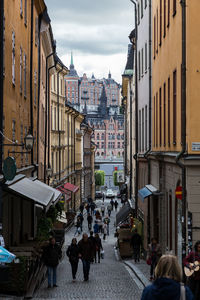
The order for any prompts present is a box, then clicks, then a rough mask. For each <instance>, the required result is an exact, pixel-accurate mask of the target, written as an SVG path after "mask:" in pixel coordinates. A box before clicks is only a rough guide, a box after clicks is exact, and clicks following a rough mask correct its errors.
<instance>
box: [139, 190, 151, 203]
mask: <svg viewBox="0 0 200 300" xmlns="http://www.w3.org/2000/svg"><path fill="white" fill-rule="evenodd" d="M150 195H152V192H151V191H150V190H148V188H146V187H143V188H142V189H140V190H139V191H138V196H139V197H140V199H141V200H142V201H144V199H145V198H147V197H149V196H150Z"/></svg>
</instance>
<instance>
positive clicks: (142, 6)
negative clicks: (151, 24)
mask: <svg viewBox="0 0 200 300" xmlns="http://www.w3.org/2000/svg"><path fill="white" fill-rule="evenodd" d="M142 18H143V0H141V19H142Z"/></svg>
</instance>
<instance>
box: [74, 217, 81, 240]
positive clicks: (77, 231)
mask: <svg viewBox="0 0 200 300" xmlns="http://www.w3.org/2000/svg"><path fill="white" fill-rule="evenodd" d="M75 226H76V231H75V233H74V236H76V234H77V233H78V235H79V234H80V233H81V219H80V218H79V217H77V221H76V225H75Z"/></svg>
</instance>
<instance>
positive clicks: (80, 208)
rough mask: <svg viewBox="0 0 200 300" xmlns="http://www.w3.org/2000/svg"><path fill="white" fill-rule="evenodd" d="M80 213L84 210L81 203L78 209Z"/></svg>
mask: <svg viewBox="0 0 200 300" xmlns="http://www.w3.org/2000/svg"><path fill="white" fill-rule="evenodd" d="M79 210H80V212H81V213H82V214H83V210H84V204H83V203H81V205H80V207H79Z"/></svg>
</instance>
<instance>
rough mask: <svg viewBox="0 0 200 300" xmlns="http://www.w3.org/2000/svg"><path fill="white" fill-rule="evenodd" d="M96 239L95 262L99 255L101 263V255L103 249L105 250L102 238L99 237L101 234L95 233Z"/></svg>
mask: <svg viewBox="0 0 200 300" xmlns="http://www.w3.org/2000/svg"><path fill="white" fill-rule="evenodd" d="M95 241H96V251H95V258H94V259H95V263H96V262H97V256H98V263H100V257H101V250H103V247H102V242H101V238H100V237H99V234H98V233H96V234H95Z"/></svg>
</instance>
